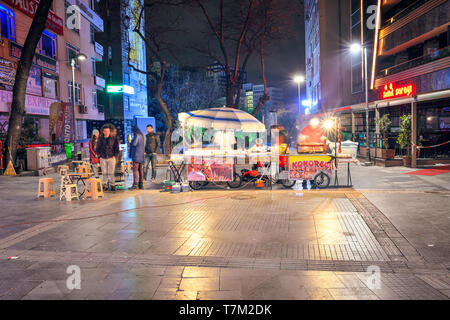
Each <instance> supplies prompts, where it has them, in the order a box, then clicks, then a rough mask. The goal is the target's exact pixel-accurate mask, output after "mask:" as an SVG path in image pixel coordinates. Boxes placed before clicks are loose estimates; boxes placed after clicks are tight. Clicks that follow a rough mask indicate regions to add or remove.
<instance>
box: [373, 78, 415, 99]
mask: <svg viewBox="0 0 450 320" xmlns="http://www.w3.org/2000/svg"><path fill="white" fill-rule="evenodd" d="M415 92H416V87H415V86H414V85H413V84H407V85H403V86H399V87H397V86H396V85H395V84H394V83H392V82H391V83H388V84H385V85H384V87H383V89H382V91H381V98H382V99H392V98H400V97H410V96H412V95H413V94H414V93H415Z"/></svg>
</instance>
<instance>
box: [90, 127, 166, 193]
mask: <svg viewBox="0 0 450 320" xmlns="http://www.w3.org/2000/svg"><path fill="white" fill-rule="evenodd" d="M131 131H132V133H133V140H132V141H131V143H130V157H131V160H132V162H133V185H132V186H131V188H130V189H132V190H133V189H140V190H142V189H144V181H145V179H146V177H147V174H148V169H149V165H150V163H151V166H152V176H151V179H152V182H153V181H154V180H155V179H156V160H157V153H158V151H159V149H160V146H161V143H160V139H159V136H158V135H157V134H155V133H154V129H153V126H152V125H148V126H147V135H146V136H144V134H143V133H142V132H141V130H139V128H138V127H137V126H135V127H133V128H132V130H131ZM89 151H90V160H91V164H92V167H93V171H94V175H95V176H96V177H98V167H99V165H100V167H101V169H102V176H103V184H104V189H105V190H109V191H115V190H116V187H115V168H116V163H117V158H118V156H119V153H120V140H119V138H118V136H117V129H116V128H115V127H114V126H113V125H112V124H106V125H104V126H103V127H102V128H101V130H100V132H99V131H98V130H94V131H93V132H92V138H91V140H90V142H89Z"/></svg>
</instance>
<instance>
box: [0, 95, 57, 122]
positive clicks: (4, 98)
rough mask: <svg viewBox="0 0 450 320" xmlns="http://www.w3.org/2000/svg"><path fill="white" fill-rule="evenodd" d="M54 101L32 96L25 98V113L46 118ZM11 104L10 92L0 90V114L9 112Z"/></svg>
mask: <svg viewBox="0 0 450 320" xmlns="http://www.w3.org/2000/svg"><path fill="white" fill-rule="evenodd" d="M53 102H55V100H54V99H48V98H44V97H38V96H32V95H29V94H27V95H26V96H25V111H26V112H27V113H28V114H35V115H40V116H48V115H49V108H50V105H51V104H52V103H53ZM11 103H12V91H6V90H0V112H9V109H10V108H11Z"/></svg>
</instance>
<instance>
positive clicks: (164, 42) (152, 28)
mask: <svg viewBox="0 0 450 320" xmlns="http://www.w3.org/2000/svg"><path fill="white" fill-rule="evenodd" d="M184 3H186V1H183V0H144V3H143V5H141V6H140V7H139V8H135V10H134V12H133V17H129V16H127V14H126V11H124V12H125V16H124V17H123V18H124V21H125V23H126V24H127V25H128V28H131V30H133V32H134V33H136V34H137V35H138V36H139V37H140V39H141V40H142V41H143V42H144V43H145V46H146V49H147V50H146V51H147V68H146V69H145V70H143V69H140V68H139V67H137V66H136V65H134V64H133V63H132V62H131V61H130V59H129V60H128V65H129V67H130V68H132V69H133V70H134V71H136V72H139V73H142V74H146V75H148V76H149V78H150V79H152V80H154V82H155V90H153V92H154V96H155V98H156V99H157V101H158V106H159V109H160V111H161V113H162V114H163V117H164V122H165V124H166V127H167V130H166V134H165V138H164V150H165V153H166V154H170V153H171V151H172V143H171V136H172V132H173V129H174V117H173V115H172V112H171V110H170V108H169V106H168V105H167V102H166V101H165V100H164V98H163V89H164V83H165V78H166V71H167V65H168V58H169V57H171V58H173V59H176V57H175V55H174V53H173V52H174V50H173V43H171V42H170V40H169V38H170V34H171V33H174V32H178V31H179V29H178V28H176V26H177V25H178V22H179V20H180V17H179V16H178V15H171V14H170V13H169V10H166V9H167V8H170V7H179V6H181V5H182V4H184ZM122 5H123V7H125V8H126V7H127V6H128V5H129V4H128V1H126V0H123V2H122ZM164 14H165V15H166V16H167V17H168V19H170V20H168V21H164V23H161V24H158V22H160V21H161V16H160V15H164ZM167 14H168V15H167ZM131 20H133V23H132V24H131ZM143 21H144V25H142V22H143ZM131 53H132V48H131V46H130V45H129V46H128V56H129V57H130V54H131Z"/></svg>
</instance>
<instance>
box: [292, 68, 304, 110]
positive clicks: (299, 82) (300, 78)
mask: <svg viewBox="0 0 450 320" xmlns="http://www.w3.org/2000/svg"><path fill="white" fill-rule="evenodd" d="M294 82H295V83H296V84H297V85H298V112H299V113H302V101H301V99H302V98H301V96H302V86H301V85H302V83H303V82H305V77H304V76H302V75H298V76H296V77H295V78H294Z"/></svg>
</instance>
